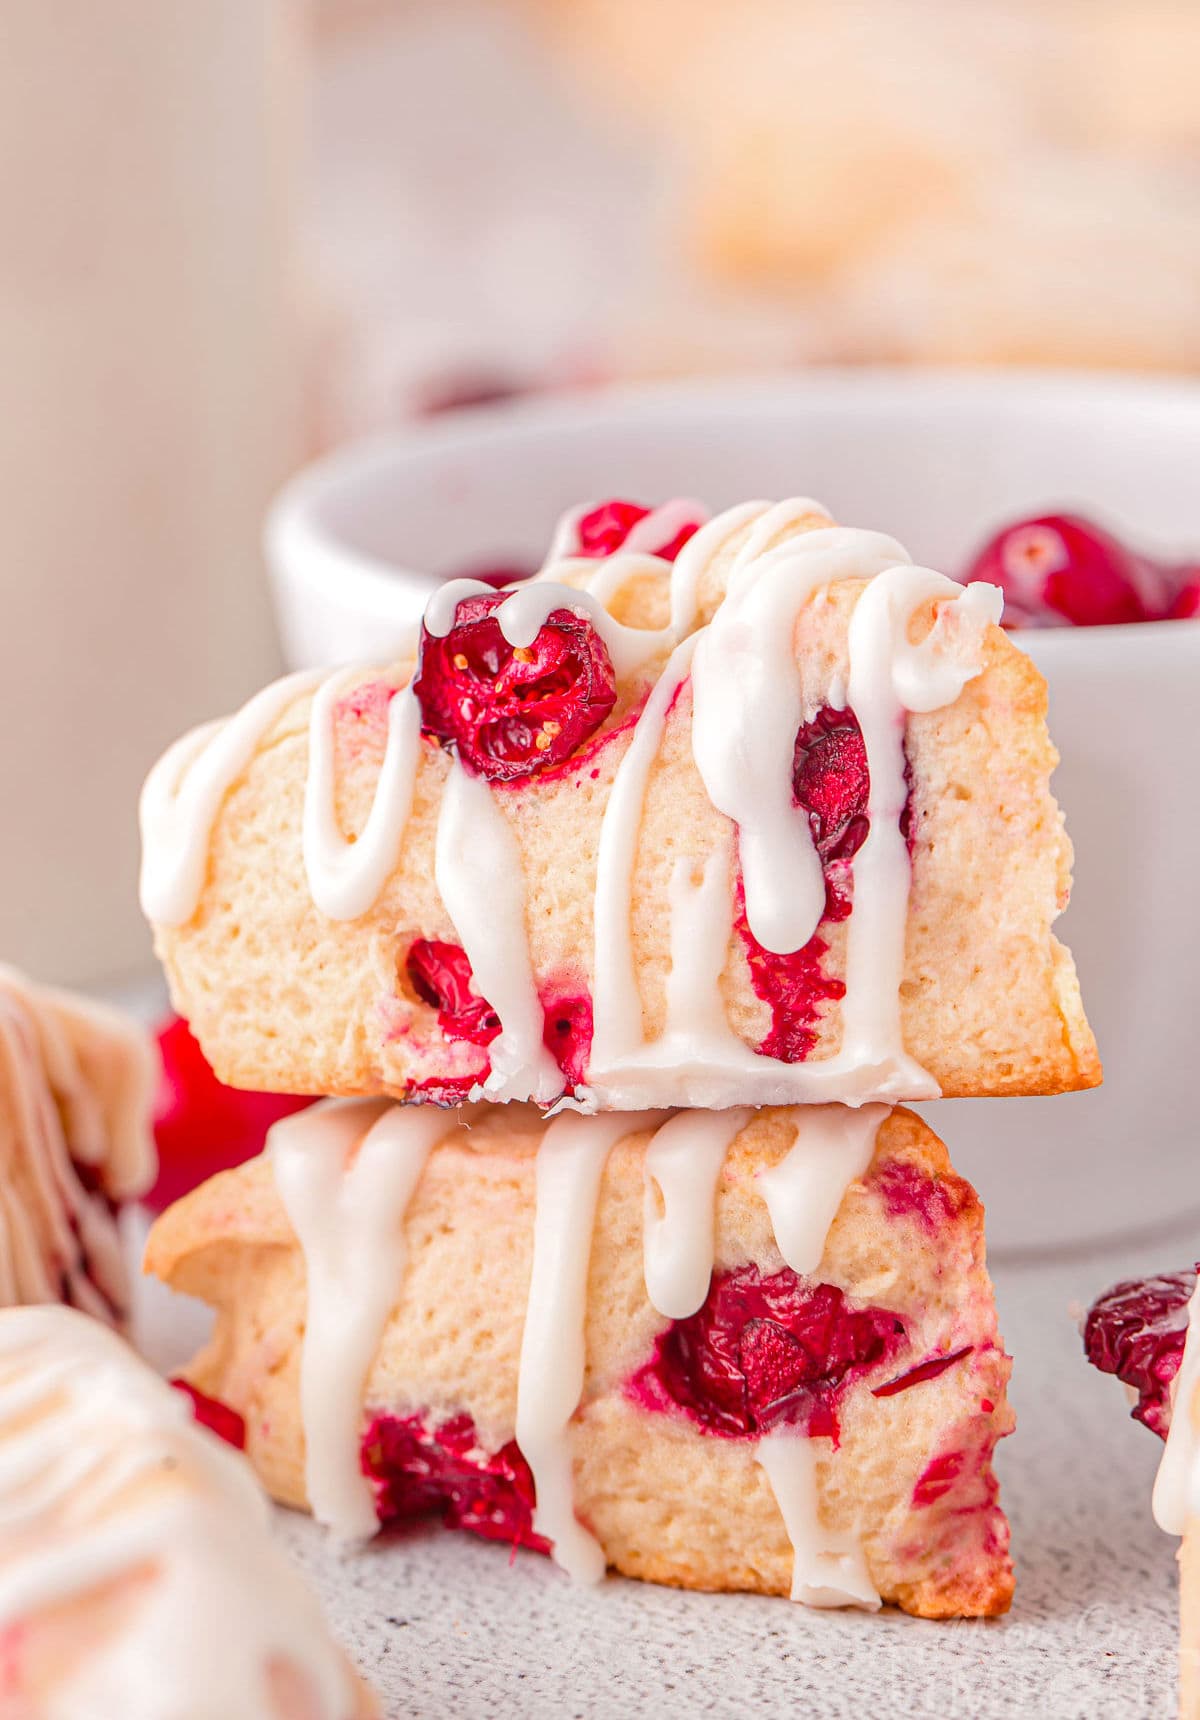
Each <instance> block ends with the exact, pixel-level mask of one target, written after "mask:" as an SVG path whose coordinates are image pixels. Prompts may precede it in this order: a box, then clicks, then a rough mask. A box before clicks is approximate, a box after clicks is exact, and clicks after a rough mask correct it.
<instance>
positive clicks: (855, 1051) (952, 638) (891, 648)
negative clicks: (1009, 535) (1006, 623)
mask: <svg viewBox="0 0 1200 1720" xmlns="http://www.w3.org/2000/svg"><path fill="white" fill-rule="evenodd" d="M931 598H933V599H938V598H940V599H949V600H950V601H949V602H945V603H944V604H943V608H942V610H941V612H940V614H939V617H938V621H937V623H936V625H935V626H934V628H933V629H932V631H931V632H930V634H929V635H928V637H927V638H926V639H925V640H924V641H923V642H922V643H921V644H920V645H919V646H913V645H911V644H910V643H909V640H908V623H909V621H910V619H911V617H912V615H913V614H914V612H915V611H916V610H917V609H918V608H919V607H920V605H921V604H922V603H924V602H927V601H928V600H929V599H931ZM1001 602H1002V599H1001V596H1000V593H999V592H998V591H997V590H996V588H995V587H994V586H990V585H972V586H968V587H967V588H966V589H964V588H963V587H962V586H960V585H956V584H955V583H954V581H953V580H950V579H946V578H945V577H944V576H943V575H942V574H940V573H933V572H931V571H930V570H929V569H928V568H922V567H895V568H891V569H889V570H888V571H887V572H886V573H883V574H880V576H879V577H878V578H877V579H875V580H873V581H872V582H871V584H870V585H868V587H867V589H866V590H865V591H864V592H863V594H862V596H861V597H860V598H859V600H858V602H857V604H856V605H855V607H854V613H853V615H852V616H851V617H850V629H849V639H848V646H849V654H850V677H849V683H848V694H849V703H850V708H851V710H853V712H854V714H855V716H856V717H857V718H858V725H859V728H860V729H861V731H862V737H863V745H864V747H865V749H866V755H867V770H868V773H869V777H870V788H869V790H868V798H867V819H868V830H867V836H866V840H865V841H864V843H863V845H862V847H861V848H860V849H859V851H858V853H857V854H856V855H855V856H854V860H853V863H852V864H853V877H854V911H853V913H852V914H851V916H850V920H849V923H848V927H847V937H846V995H845V999H844V1001H843V1004H842V1057H843V1060H847V1061H850V1060H852V1061H854V1062H855V1063H858V1064H864V1065H866V1064H872V1063H880V1062H883V1061H884V1060H886V1059H887V1058H888V1057H890V1056H892V1055H893V1054H894V1053H895V1051H896V1050H897V1049H899V1048H900V1047H902V1045H903V1034H902V1031H901V1022H900V983H901V980H902V978H903V975H904V946H905V938H906V934H907V929H908V894H909V888H910V885H911V882H912V867H911V863H910V861H909V857H908V845H907V843H906V841H905V838H904V832H903V831H902V830H901V828H900V818H901V814H902V813H903V811H904V806H905V802H906V801H907V799H908V785H907V782H906V781H905V773H904V725H905V712H906V711H932V710H936V709H938V708H940V707H941V706H943V705H948V704H951V703H952V702H953V701H954V700H955V699H956V698H957V697H958V695H959V694H960V693H961V691H962V689H963V687H964V686H965V685H966V683H967V682H968V681H969V680H971V679H973V678H974V676H976V675H978V674H979V672H980V669H981V668H982V660H981V650H982V640H983V632H984V629H985V627H986V626H987V625H988V624H989V623H990V622H995V621H997V620H999V616H1000V608H1001Z"/></svg>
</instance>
